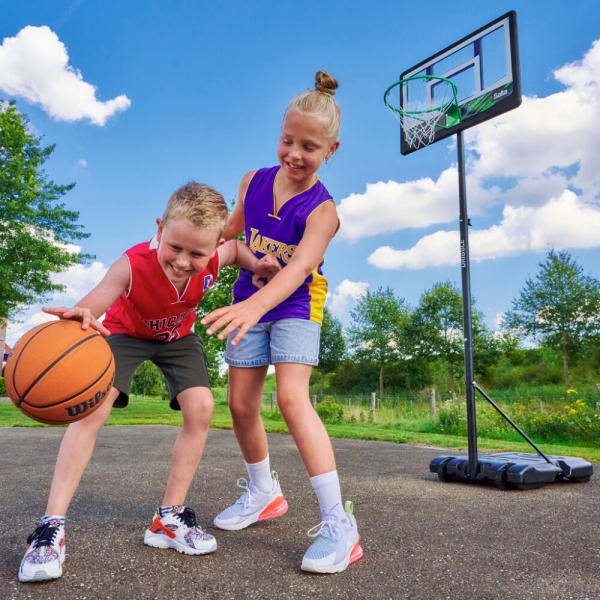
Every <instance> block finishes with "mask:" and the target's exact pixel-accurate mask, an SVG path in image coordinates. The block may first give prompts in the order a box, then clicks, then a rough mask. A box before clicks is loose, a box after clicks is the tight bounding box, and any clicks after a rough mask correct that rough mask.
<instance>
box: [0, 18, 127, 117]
mask: <svg viewBox="0 0 600 600" xmlns="http://www.w3.org/2000/svg"><path fill="white" fill-rule="evenodd" d="M0 90H2V91H3V92H4V93H6V94H9V95H11V96H15V97H19V98H23V99H24V100H26V101H27V102H30V103H31V104H38V105H40V106H41V107H42V108H43V109H44V110H45V111H46V112H47V113H48V114H49V115H50V116H51V117H52V118H54V119H56V120H57V121H79V120H82V119H89V120H90V121H91V122H92V123H93V124H94V125H100V126H102V125H104V124H105V123H106V121H107V120H108V119H109V118H110V117H112V116H113V115H114V114H116V113H118V112H120V111H123V110H126V109H127V108H129V106H130V105H131V101H130V100H129V99H128V98H127V96H125V95H121V96H117V97H116V98H113V99H112V100H108V101H106V102H102V101H100V100H98V99H97V98H96V91H97V89H96V87H95V86H93V85H91V84H89V83H86V82H85V81H84V80H83V76H82V75H81V73H80V72H79V70H78V69H75V68H73V67H72V66H70V65H69V55H68V53H67V48H66V47H65V45H64V44H63V43H62V42H61V41H60V40H59V39H58V36H57V35H56V33H54V32H53V31H52V30H51V29H50V28H48V27H45V26H43V27H33V26H31V25H28V26H27V27H24V28H23V29H22V30H21V31H19V33H17V35H16V36H15V37H12V38H5V39H4V41H3V43H2V45H1V46H0Z"/></svg>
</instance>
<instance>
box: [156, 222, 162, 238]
mask: <svg viewBox="0 0 600 600" xmlns="http://www.w3.org/2000/svg"><path fill="white" fill-rule="evenodd" d="M156 224H157V225H158V231H157V232H156V239H157V240H158V241H159V242H160V238H161V237H162V230H163V220H162V219H161V218H160V217H158V218H157V219H156Z"/></svg>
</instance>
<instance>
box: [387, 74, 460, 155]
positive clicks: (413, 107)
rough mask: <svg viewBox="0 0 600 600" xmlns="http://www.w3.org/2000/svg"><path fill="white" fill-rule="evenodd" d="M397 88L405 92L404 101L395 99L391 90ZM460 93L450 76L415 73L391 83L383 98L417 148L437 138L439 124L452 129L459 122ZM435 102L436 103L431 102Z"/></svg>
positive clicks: (407, 139)
mask: <svg viewBox="0 0 600 600" xmlns="http://www.w3.org/2000/svg"><path fill="white" fill-rule="evenodd" d="M396 87H398V88H399V89H400V94H403V96H402V98H403V100H404V102H395V100H394V98H393V95H392V91H393V90H394V88H396ZM457 94H458V89H457V87H456V85H455V84H454V82H452V81H450V79H446V78H445V77H436V76H435V75H415V76H414V77H408V78H407V79H401V80H400V81H397V82H396V83H394V84H393V85H391V86H390V87H389V88H388V89H387V90H386V91H385V94H384V95H383V101H384V103H385V105H386V106H387V107H388V108H389V109H390V110H391V111H392V114H393V115H394V116H395V117H396V119H398V121H399V122H400V125H401V126H402V131H403V133H404V140H405V141H406V143H407V144H408V146H409V147H410V148H411V149H413V150H417V149H418V148H422V147H423V146H427V145H428V144H431V143H432V142H433V141H434V139H435V131H436V127H439V128H441V129H449V128H450V127H453V126H454V125H456V124H458V123H460V121H461V114H460V107H459V105H458V99H457ZM434 101H435V106H433V105H432V104H433V102H434ZM394 103H396V104H397V106H394Z"/></svg>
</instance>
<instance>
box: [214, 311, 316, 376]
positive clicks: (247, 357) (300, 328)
mask: <svg viewBox="0 0 600 600" xmlns="http://www.w3.org/2000/svg"><path fill="white" fill-rule="evenodd" d="M237 331H238V330H237V329H236V330H235V331H233V332H232V333H230V334H229V338H228V339H227V350H226V351H225V362H226V363H227V364H228V365H231V366H232V367H261V366H264V365H273V364H275V363H284V362H288V363H300V364H303V365H311V366H313V367H314V366H315V365H317V364H318V363H319V341H320V337H321V326H320V325H319V324H318V323H316V322H315V321H307V320H305V319H278V320H276V321H268V322H266V323H258V324H257V325H255V326H254V327H251V328H250V329H248V331H247V332H246V335H245V336H244V337H243V338H242V339H241V340H240V341H239V342H238V343H237V344H236V345H235V346H232V345H231V340H232V339H233V338H234V337H235V334H236V333H237Z"/></svg>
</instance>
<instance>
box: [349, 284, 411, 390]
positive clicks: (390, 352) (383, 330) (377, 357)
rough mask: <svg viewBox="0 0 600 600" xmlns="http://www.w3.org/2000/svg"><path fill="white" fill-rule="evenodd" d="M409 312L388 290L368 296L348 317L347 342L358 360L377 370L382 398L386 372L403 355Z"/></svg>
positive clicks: (401, 301)
mask: <svg viewBox="0 0 600 600" xmlns="http://www.w3.org/2000/svg"><path fill="white" fill-rule="evenodd" d="M410 312H411V311H410V308H409V307H408V305H407V304H406V301H405V300H404V299H403V298H402V299H401V298H396V296H395V295H394V292H393V290H392V289H390V288H389V287H388V288H386V289H385V290H383V289H382V288H378V289H377V291H375V292H373V293H371V292H367V294H366V295H365V296H364V297H363V298H361V299H360V300H359V301H358V303H357V304H356V308H355V309H354V310H353V311H352V312H351V313H350V314H351V316H352V325H351V326H350V327H349V328H348V340H349V342H350V344H351V346H352V347H353V349H354V353H355V355H356V356H357V357H358V358H359V359H361V360H366V361H369V362H373V363H375V364H376V365H377V366H378V368H379V393H380V394H383V383H384V370H385V368H386V367H387V366H388V365H390V364H391V363H393V362H395V361H397V360H398V359H399V358H400V357H401V356H402V355H403V354H404V350H405V343H406V336H405V335H404V332H405V330H406V327H407V325H408V323H409V320H410Z"/></svg>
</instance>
